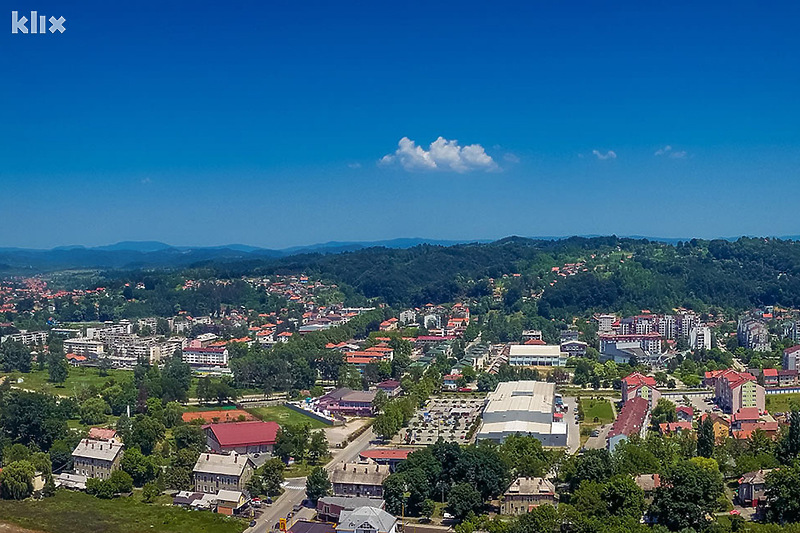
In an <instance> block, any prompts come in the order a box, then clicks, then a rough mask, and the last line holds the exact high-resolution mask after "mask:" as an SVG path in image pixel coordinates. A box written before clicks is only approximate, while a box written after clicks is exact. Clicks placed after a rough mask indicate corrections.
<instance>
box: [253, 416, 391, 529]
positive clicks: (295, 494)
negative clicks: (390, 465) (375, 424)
mask: <svg viewBox="0 0 800 533" xmlns="http://www.w3.org/2000/svg"><path fill="white" fill-rule="evenodd" d="M375 438H376V436H375V433H374V432H373V431H372V428H370V429H368V430H367V431H365V432H364V433H363V434H362V435H360V436H359V437H358V438H357V439H355V440H354V441H353V442H351V443H350V444H348V445H347V446H346V447H345V448H342V449H339V450H334V451H333V458H332V459H331V461H330V462H329V463H328V464H327V465H325V469H326V470H328V472H330V471H331V470H332V469H333V468H334V467H335V466H336V465H337V464H339V463H342V462H350V461H354V460H357V459H358V454H359V453H361V452H362V451H364V450H366V449H367V448H368V447H369V444H370V441H372V440H374V439H375ZM286 481H288V484H287V485H286V486H285V487H284V493H283V494H281V495H280V497H278V498H277V499H276V500H274V501H273V503H272V505H270V506H266V505H265V506H264V507H263V508H262V509H264V513H263V514H262V515H261V516H260V517H259V518H258V519H257V520H256V525H255V526H253V527H251V528H248V529H246V530H245V531H246V532H247V533H266V532H268V531H270V530H271V529H272V528H273V527H274V525H275V524H276V523H277V522H278V520H279V519H280V518H286V517H287V515H288V514H289V513H290V512H291V511H292V509H293V508H294V506H295V505H300V504H302V503H303V500H305V498H306V478H304V477H300V478H291V479H287V480H286ZM291 523H292V522H291V520H287V525H286V527H287V528H289V527H290V526H291Z"/></svg>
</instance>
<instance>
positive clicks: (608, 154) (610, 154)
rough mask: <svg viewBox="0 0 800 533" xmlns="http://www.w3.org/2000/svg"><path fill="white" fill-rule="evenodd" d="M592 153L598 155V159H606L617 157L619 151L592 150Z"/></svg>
mask: <svg viewBox="0 0 800 533" xmlns="http://www.w3.org/2000/svg"><path fill="white" fill-rule="evenodd" d="M592 153H593V154H594V155H595V156H597V159H600V160H606V159H616V158H617V153H616V152H615V151H614V150H609V151H608V152H606V153H602V152H600V150H592Z"/></svg>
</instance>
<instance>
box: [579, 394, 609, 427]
mask: <svg viewBox="0 0 800 533" xmlns="http://www.w3.org/2000/svg"><path fill="white" fill-rule="evenodd" d="M580 409H581V412H582V413H583V421H584V422H587V423H590V424H591V423H597V424H608V423H610V422H613V421H614V409H613V408H612V407H611V402H609V401H608V400H597V399H591V398H581V403H580Z"/></svg>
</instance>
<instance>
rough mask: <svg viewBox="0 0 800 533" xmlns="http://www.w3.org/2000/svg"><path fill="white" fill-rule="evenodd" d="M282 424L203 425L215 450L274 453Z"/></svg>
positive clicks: (220, 451)
mask: <svg viewBox="0 0 800 533" xmlns="http://www.w3.org/2000/svg"><path fill="white" fill-rule="evenodd" d="M279 429H280V426H279V425H278V424H277V423H276V422H261V421H253V422H231V423H228V424H207V425H205V426H203V430H204V431H205V433H206V443H207V444H208V447H209V448H211V449H212V450H213V451H214V452H217V453H223V452H237V453H272V450H273V448H274V447H275V442H276V441H277V438H278V430H279Z"/></svg>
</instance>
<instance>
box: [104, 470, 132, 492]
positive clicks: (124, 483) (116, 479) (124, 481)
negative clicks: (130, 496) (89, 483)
mask: <svg viewBox="0 0 800 533" xmlns="http://www.w3.org/2000/svg"><path fill="white" fill-rule="evenodd" d="M105 482H106V483H108V484H109V485H110V487H111V490H112V492H113V493H114V494H126V493H128V492H130V491H132V490H133V479H131V476H130V474H128V473H127V472H125V471H123V470H114V471H113V472H111V475H110V476H108V479H107V480H105Z"/></svg>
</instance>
